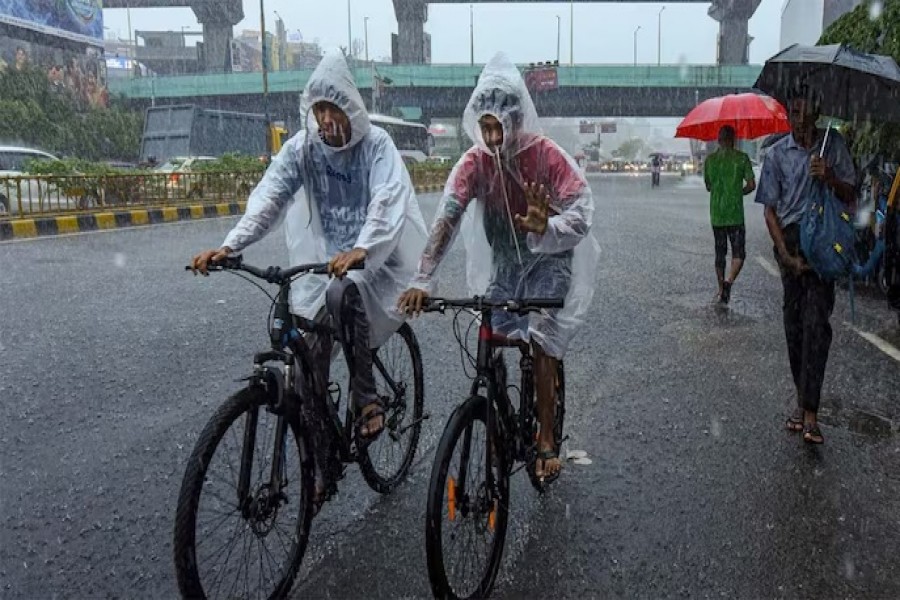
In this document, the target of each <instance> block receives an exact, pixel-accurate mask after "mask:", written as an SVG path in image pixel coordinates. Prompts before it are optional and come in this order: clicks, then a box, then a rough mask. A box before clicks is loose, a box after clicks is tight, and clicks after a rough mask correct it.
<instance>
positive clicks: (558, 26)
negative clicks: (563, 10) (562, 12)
mask: <svg viewBox="0 0 900 600" xmlns="http://www.w3.org/2000/svg"><path fill="white" fill-rule="evenodd" d="M561 36H562V18H561V17H560V16H559V15H556V64H559V42H560V39H561Z"/></svg>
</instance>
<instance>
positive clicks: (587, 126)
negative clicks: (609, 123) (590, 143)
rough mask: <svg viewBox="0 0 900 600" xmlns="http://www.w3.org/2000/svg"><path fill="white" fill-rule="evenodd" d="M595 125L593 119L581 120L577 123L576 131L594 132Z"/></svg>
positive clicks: (595, 129)
mask: <svg viewBox="0 0 900 600" xmlns="http://www.w3.org/2000/svg"><path fill="white" fill-rule="evenodd" d="M596 132H597V126H596V125H595V124H594V122H593V121H581V122H580V123H579V124H578V133H596Z"/></svg>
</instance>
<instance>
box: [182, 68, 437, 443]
mask: <svg viewBox="0 0 900 600" xmlns="http://www.w3.org/2000/svg"><path fill="white" fill-rule="evenodd" d="M301 112H302V113H303V114H304V115H305V116H306V120H307V125H308V128H307V130H306V131H301V132H300V133H298V134H297V135H295V136H294V137H293V138H291V139H290V140H289V141H288V142H287V143H286V144H285V145H284V147H283V148H282V149H281V151H280V152H279V153H278V155H277V156H276V157H275V159H274V160H273V161H272V165H271V166H270V167H269V169H268V171H266V174H265V176H264V177H263V179H262V181H261V182H260V183H259V185H257V186H256V189H254V190H253V193H252V194H251V195H250V199H249V201H248V203H247V212H246V213H245V214H244V216H243V218H241V220H240V222H238V224H237V225H236V226H235V227H234V229H232V230H231V232H230V233H229V234H228V235H227V236H226V238H225V242H224V243H223V244H222V247H221V248H219V249H218V250H209V251H206V252H203V253H201V254H199V255H197V256H196V257H195V258H194V268H195V270H199V271H201V272H203V273H205V272H206V268H207V265H208V264H209V262H210V261H215V260H220V259H223V258H225V257H226V256H228V255H229V254H231V253H235V252H240V251H241V250H243V249H244V248H246V247H247V246H249V245H250V244H252V243H254V242H256V241H258V240H260V239H261V238H262V237H263V236H265V235H266V234H267V233H268V232H269V231H271V230H272V229H273V228H274V227H275V226H276V225H277V223H278V222H279V221H280V220H281V218H282V217H285V232H286V236H287V244H288V250H289V255H290V261H291V263H292V264H294V265H299V264H308V263H318V262H329V269H330V272H331V274H332V275H334V277H335V279H333V280H331V282H330V283H329V282H328V281H327V280H326V279H325V278H323V277H315V276H306V277H304V278H302V279H301V280H300V281H299V282H297V284H296V285H294V286H293V288H292V291H291V310H292V312H294V313H295V314H298V315H302V316H304V317H307V318H322V317H323V316H324V312H325V311H324V310H323V306H324V307H326V308H327V312H328V313H329V314H330V315H331V316H332V318H334V319H335V320H336V321H338V322H339V323H342V324H343V325H344V326H346V327H348V328H349V329H350V330H351V332H352V338H353V339H352V340H351V343H352V345H353V368H352V372H353V380H352V382H351V388H352V393H353V402H354V405H355V408H356V412H357V415H359V418H358V419H357V423H356V432H357V442H358V443H361V444H363V445H364V444H365V443H367V442H368V441H370V440H372V439H374V437H375V436H377V435H378V434H379V433H381V431H382V430H383V429H384V410H383V407H381V406H380V402H379V399H378V395H377V393H376V390H375V379H374V375H373V372H372V352H371V350H370V349H372V348H377V347H378V346H380V345H381V344H383V343H384V342H385V341H387V339H388V338H389V337H390V336H391V334H393V332H394V331H396V330H397V329H398V328H399V327H400V325H401V324H402V322H403V315H402V314H401V313H399V312H397V310H396V302H397V298H398V296H399V294H400V292H401V291H402V290H403V288H404V287H405V286H406V284H407V283H408V282H409V278H410V277H412V275H413V273H414V271H415V264H416V260H417V259H418V257H419V254H421V252H422V249H423V248H424V246H425V240H426V237H427V230H426V227H425V222H424V220H423V219H422V213H421V212H420V211H419V205H418V202H417V201H416V197H415V193H414V191H413V186H412V182H411V181H410V178H409V174H408V173H407V171H406V168H405V166H404V164H403V160H402V158H401V156H400V153H399V152H398V151H397V148H396V147H395V146H394V143H393V142H392V141H391V138H390V137H388V134H387V133H385V132H384V130H382V129H380V128H378V127H374V126H372V125H371V124H370V122H369V116H368V114H367V113H366V110H365V106H364V104H363V100H362V98H361V97H360V95H359V91H358V90H357V88H356V84H355V83H354V82H353V77H352V75H351V73H350V70H349V69H348V67H347V63H346V62H345V61H344V58H343V56H342V55H341V54H339V53H334V54H329V55H327V56H325V58H323V59H322V62H321V63H320V64H319V66H318V67H317V68H316V70H315V71H314V72H313V74H312V76H311V77H310V79H309V83H308V84H307V86H306V90H305V91H304V94H303V100H302V102H301ZM301 188H302V189H303V190H304V191H305V198H304V197H303V196H302V195H300V194H298V191H299V190H301ZM295 194H297V198H296V200H295V199H294V196H295ZM363 261H365V269H364V270H353V271H349V270H348V269H349V268H350V267H351V266H354V265H356V264H358V263H361V262H363ZM345 276H346V277H345ZM311 347H312V348H313V350H314V351H315V352H316V354H317V356H318V359H319V364H318V365H317V368H318V369H319V375H320V376H321V377H322V379H321V381H328V370H329V366H330V358H331V349H332V341H331V339H321V338H320V337H318V336H317V339H315V340H314V343H312V344H311Z"/></svg>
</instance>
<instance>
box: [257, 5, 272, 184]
mask: <svg viewBox="0 0 900 600" xmlns="http://www.w3.org/2000/svg"><path fill="white" fill-rule="evenodd" d="M259 29H260V36H261V38H260V39H261V48H262V80H263V111H264V112H265V115H266V154H265V157H266V166H267V167H268V166H269V163H270V162H271V161H272V156H271V153H272V117H271V116H270V115H269V68H268V67H269V53H268V50H267V49H266V6H265V0H259Z"/></svg>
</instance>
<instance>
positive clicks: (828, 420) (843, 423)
mask: <svg viewBox="0 0 900 600" xmlns="http://www.w3.org/2000/svg"><path fill="white" fill-rule="evenodd" d="M833 404H834V406H832V407H826V406H823V407H822V408H820V409H819V420H820V421H822V422H823V423H825V424H826V425H828V426H830V427H839V428H841V429H846V430H848V431H850V432H851V433H856V434H859V435H864V436H868V437H876V438H884V437H890V436H891V435H893V434H894V433H896V431H897V430H896V427H895V426H894V423H893V421H891V420H890V419H889V418H888V417H885V416H884V415H879V414H877V413H875V412H872V411H864V410H858V409H852V410H849V411H844V410H842V409H841V407H840V404H839V403H837V402H833Z"/></svg>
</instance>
